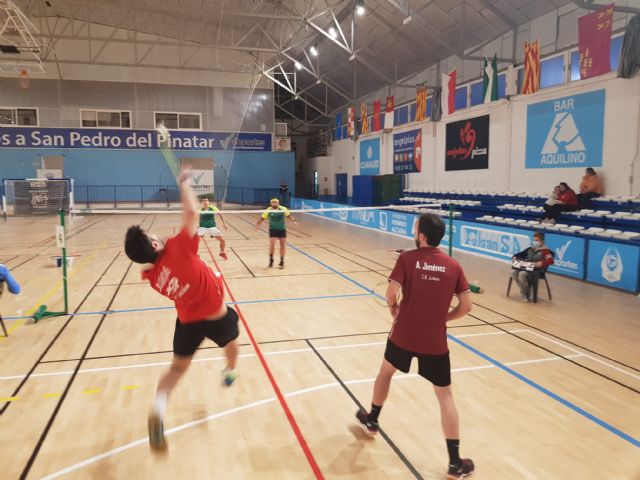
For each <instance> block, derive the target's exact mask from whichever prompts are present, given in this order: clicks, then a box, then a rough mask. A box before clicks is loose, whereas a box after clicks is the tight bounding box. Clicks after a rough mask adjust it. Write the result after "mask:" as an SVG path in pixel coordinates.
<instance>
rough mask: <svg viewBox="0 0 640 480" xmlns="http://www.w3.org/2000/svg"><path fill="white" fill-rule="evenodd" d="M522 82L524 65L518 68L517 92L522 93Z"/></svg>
mask: <svg viewBox="0 0 640 480" xmlns="http://www.w3.org/2000/svg"><path fill="white" fill-rule="evenodd" d="M523 82H524V67H523V68H520V69H518V93H522V83H523Z"/></svg>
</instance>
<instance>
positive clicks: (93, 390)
mask: <svg viewBox="0 0 640 480" xmlns="http://www.w3.org/2000/svg"><path fill="white" fill-rule="evenodd" d="M101 391H102V389H101V388H87V389H86V390H83V391H82V393H84V394H85V395H90V394H92V393H100V392H101Z"/></svg>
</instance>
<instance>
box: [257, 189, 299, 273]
mask: <svg viewBox="0 0 640 480" xmlns="http://www.w3.org/2000/svg"><path fill="white" fill-rule="evenodd" d="M286 217H289V218H291V220H292V221H293V223H295V224H296V225H297V224H298V222H296V220H295V218H293V216H292V215H291V212H289V210H288V209H287V207H283V206H282V205H280V200H278V199H277V198H272V199H271V205H270V206H269V207H268V208H267V209H266V210H265V211H264V212H263V213H262V215H261V216H260V219H259V220H258V223H257V224H256V230H258V229H259V228H260V225H261V224H262V222H264V221H265V220H267V219H269V267H273V254H274V252H275V249H276V239H278V240H279V242H280V264H279V267H280V268H284V249H285V245H286V240H287V229H286V227H285V218H286Z"/></svg>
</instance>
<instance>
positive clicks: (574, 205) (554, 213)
mask: <svg viewBox="0 0 640 480" xmlns="http://www.w3.org/2000/svg"><path fill="white" fill-rule="evenodd" d="M558 191H559V193H558V198H557V199H556V200H557V202H558V203H556V204H555V205H548V204H546V203H545V204H544V205H543V208H544V219H543V220H542V223H550V224H555V223H556V220H558V218H559V217H560V214H561V213H562V212H573V211H576V210H577V209H578V198H577V197H576V192H574V191H573V190H572V189H571V187H570V186H569V185H567V184H566V183H565V182H562V183H560V185H558Z"/></svg>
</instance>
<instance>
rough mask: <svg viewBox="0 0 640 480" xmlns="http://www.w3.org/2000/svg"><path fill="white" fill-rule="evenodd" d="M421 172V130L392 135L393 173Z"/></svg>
mask: <svg viewBox="0 0 640 480" xmlns="http://www.w3.org/2000/svg"><path fill="white" fill-rule="evenodd" d="M421 171H422V130H421V129H418V130H410V131H408V132H402V133H394V134H393V173H413V172H421Z"/></svg>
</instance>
